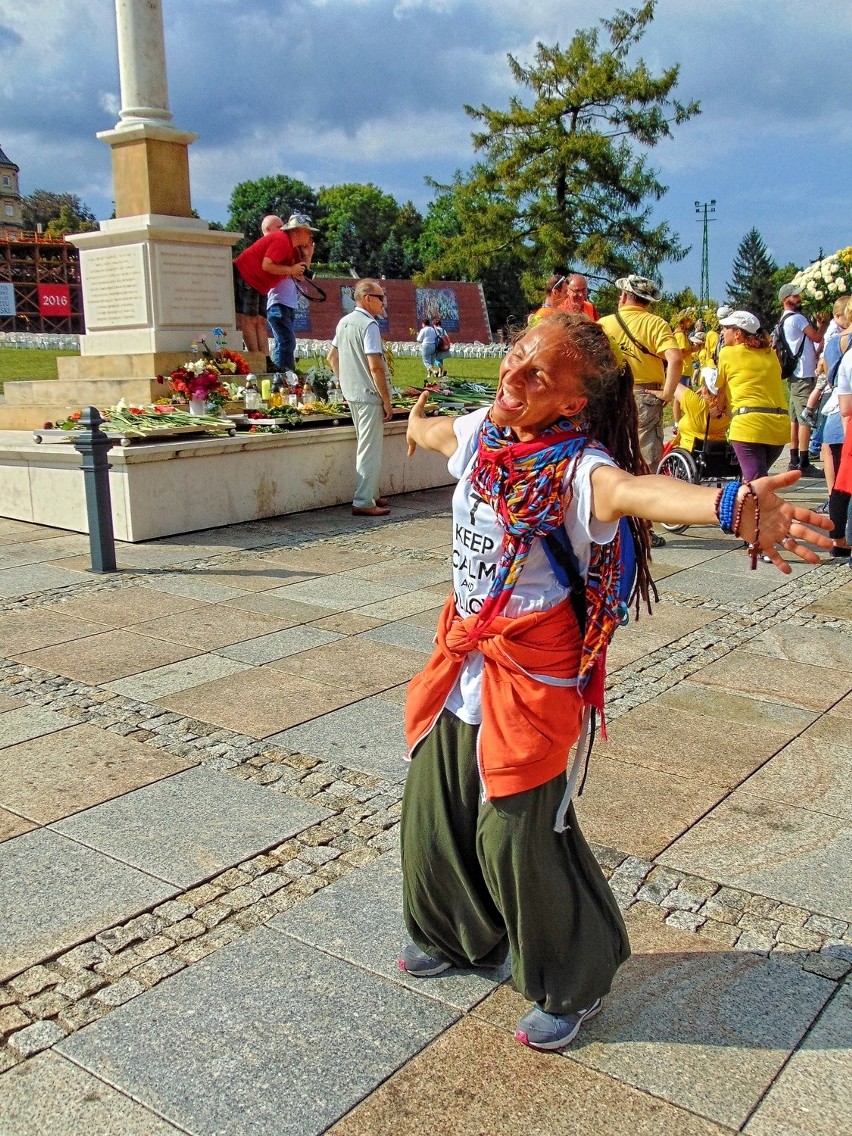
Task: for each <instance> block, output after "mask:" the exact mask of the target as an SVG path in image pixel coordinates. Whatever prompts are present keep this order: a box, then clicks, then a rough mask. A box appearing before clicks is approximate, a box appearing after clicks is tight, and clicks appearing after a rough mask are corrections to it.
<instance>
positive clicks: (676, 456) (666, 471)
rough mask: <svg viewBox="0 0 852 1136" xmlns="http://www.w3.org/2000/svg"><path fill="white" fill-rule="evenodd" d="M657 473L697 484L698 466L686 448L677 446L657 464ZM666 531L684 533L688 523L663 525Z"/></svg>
mask: <svg viewBox="0 0 852 1136" xmlns="http://www.w3.org/2000/svg"><path fill="white" fill-rule="evenodd" d="M657 473H659V474H662V476H663V477H674V478H677V480H678V481H688V482H689V483H690V484H691V485H699V484H700V481H701V479H700V478H699V476H698V467H697V466H696V464H695V459H694V458H693V456H692V454H691V453H690V452H689V451H688V450H681V449H678V448H677V447H676V448H675V449H673V450H670V451H669V453H667V454H666V456H665V457H664V458H662V460H661V461H660V464H659V465H658V466H657ZM663 528H664V529H665V530H666V532H672V533H685V532H686V530H687V529H688V528H689V525H666V524H664V525H663Z"/></svg>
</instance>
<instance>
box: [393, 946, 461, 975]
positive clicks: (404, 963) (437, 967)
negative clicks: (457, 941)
mask: <svg viewBox="0 0 852 1136" xmlns="http://www.w3.org/2000/svg"><path fill="white" fill-rule="evenodd" d="M451 966H452V963H449V962H444V960H443V959H439V958H436V957H435V956H434V955H427V954H426V953H425V951H421V950H420V948H419V947H415V945H414V943H408V944H407V945H406V947H405V950H404V951H403V952H402V958H401V959H400V960H399V969H400V970H404V971H405V973H406V974H410V975H411V976H412V977H413V978H431V976H432V975H433V974H441V973H442V972H443V971H445V970H449V969H450V967H451Z"/></svg>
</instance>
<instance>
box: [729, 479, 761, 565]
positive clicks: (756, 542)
mask: <svg viewBox="0 0 852 1136" xmlns="http://www.w3.org/2000/svg"><path fill="white" fill-rule="evenodd" d="M743 489H745V491H746V494H745V497H743V499H742V501H741V502H740V504H739V507H738V509H737V515H736V518H735V520H734V529H733V532H734V536H739V535H740V522H741V521H742V517H743V506H744V505H745V503H746V501H747V500H748V498H749V497H751V499H752V501H754V537H753V538H752V540H751V543H750V544H749V546H748V554H749V557H750V559H751V563H750V568H751V570H752V572H753V571H754V570H755V568H757V560H758V557H759V556H760V500H759V499H758V496H757V494H756V493H755V491H754V486H753V485H752V483H751V482H750V481H744V482H743Z"/></svg>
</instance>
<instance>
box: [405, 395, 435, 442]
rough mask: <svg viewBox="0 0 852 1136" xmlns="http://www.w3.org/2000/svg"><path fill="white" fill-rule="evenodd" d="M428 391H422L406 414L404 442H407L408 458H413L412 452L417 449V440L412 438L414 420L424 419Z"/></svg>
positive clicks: (414, 427) (414, 428)
mask: <svg viewBox="0 0 852 1136" xmlns="http://www.w3.org/2000/svg"><path fill="white" fill-rule="evenodd" d="M430 393H431V392H430V391H428V390H422V391H421V392H420V397H419V398H418V399H417V402H415V404H414V406H412V408H411V410H409V412H408V429H407V430H406V432H405V440H406V441H407V442H408V456H409V457H413V455H414V451H415V450H416V449H417V439H416V438H415V437H414V434H415V430H416V426H415V425H414V420H415V419H417V418H425V417H426V403H427V402H428V401H429V394H430Z"/></svg>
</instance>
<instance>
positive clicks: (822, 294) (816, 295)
mask: <svg viewBox="0 0 852 1136" xmlns="http://www.w3.org/2000/svg"><path fill="white" fill-rule="evenodd" d="M814 299H815V300H824V299H825V292H822V291H820V290H819V289H817V290H815V291H814Z"/></svg>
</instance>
